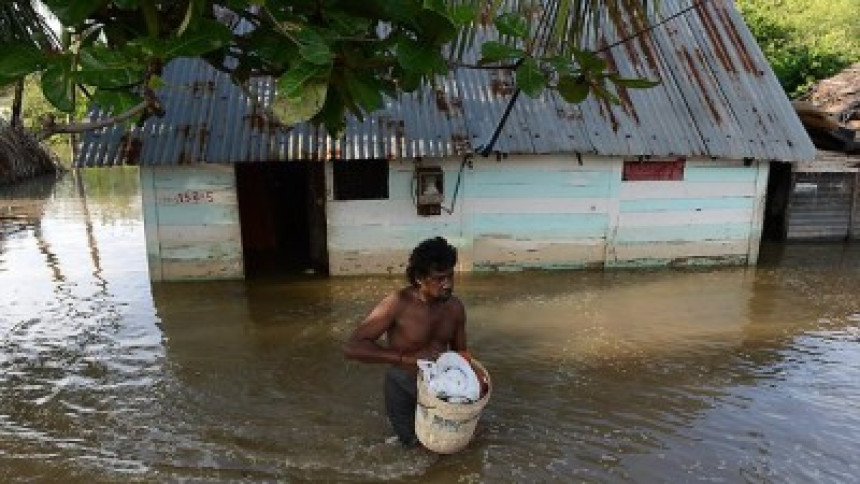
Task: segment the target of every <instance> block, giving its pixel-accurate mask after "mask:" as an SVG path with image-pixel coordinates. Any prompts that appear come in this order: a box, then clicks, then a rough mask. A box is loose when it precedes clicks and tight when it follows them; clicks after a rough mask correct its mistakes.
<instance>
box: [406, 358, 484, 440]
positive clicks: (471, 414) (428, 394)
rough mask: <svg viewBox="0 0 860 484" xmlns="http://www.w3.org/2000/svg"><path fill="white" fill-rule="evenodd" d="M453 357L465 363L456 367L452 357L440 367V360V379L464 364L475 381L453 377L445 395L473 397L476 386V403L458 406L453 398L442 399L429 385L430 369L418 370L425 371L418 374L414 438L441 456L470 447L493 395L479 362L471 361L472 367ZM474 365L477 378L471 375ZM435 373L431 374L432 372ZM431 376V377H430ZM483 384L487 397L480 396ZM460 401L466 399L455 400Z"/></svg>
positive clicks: (458, 363) (436, 370)
mask: <svg viewBox="0 0 860 484" xmlns="http://www.w3.org/2000/svg"><path fill="white" fill-rule="evenodd" d="M453 354H454V355H456V357H457V358H460V359H461V360H462V362H456V363H455V360H456V359H455V358H454V357H451V356H449V357H446V359H445V360H444V361H443V362H444V363H445V366H440V365H439V363H440V360H436V365H435V372H436V374H437V375H438V374H439V372H440V370H442V369H445V370H450V369H451V368H452V365H453V366H455V367H458V368H462V364H463V362H465V364H466V365H468V367H469V368H468V369H469V370H470V371H469V372H468V373H470V374H471V375H472V376H474V377H475V381H472V380H471V379H470V378H467V379H466V380H465V381H464V380H461V379H460V377H458V376H453V375H456V374H452V376H451V380H450V381H449V382H448V383H446V384H445V386H446V388H445V391H446V392H447V391H451V390H452V389H454V390H457V389H462V390H463V391H464V392H468V395H467V396H472V395H474V393H473V392H474V389H473V386H472V385H473V384H475V383H477V398H476V399H475V400H472V401H468V400H467V401H465V402H463V403H458V402H457V401H452V398H451V397H450V396H448V401H445V400H443V399H442V398H439V396H438V394H437V392H436V391H435V390H433V389H431V388H430V385H429V384H430V381H428V380H427V379H425V378H424V374H425V371H424V368H423V367H427V368H428V369H429V368H431V366H430V365H422V364H419V367H422V371H420V372H419V374H418V406H417V408H416V409H415V434H416V435H417V436H418V440H419V441H420V442H421V444H422V445H424V447H426V448H427V449H429V450H432V451H433V452H437V453H440V454H453V453H454V452H459V451H460V450H462V449H464V448H465V447H466V446H467V445H468V444H469V442H470V441H471V440H472V435H473V434H474V433H475V427H476V426H477V424H478V419H479V418H480V416H481V411H482V410H483V409H484V406H485V405H486V404H487V402H488V401H489V400H490V394H491V393H492V385H491V384H490V375H489V373H487V370H486V368H484V367H483V365H481V363H480V362H478V361H477V360H472V364H469V362H468V361H467V360H465V359H464V358H462V357H461V356H460V355H459V354H457V353H453ZM440 359H441V357H440ZM473 365H474V367H475V368H476V370H477V373H478V375H475V371H471V370H472V366H473ZM432 371H433V370H429V372H432ZM429 375H430V373H428V376H429ZM480 380H483V381H484V382H486V385H487V391H486V393H485V394H484V395H481V394H480V393H481V385H480ZM440 381H442V380H440ZM448 385H450V387H448ZM437 386H439V384H437ZM446 395H448V394H446ZM460 399H465V397H462V396H461V397H459V398H458V397H455V398H454V399H453V400H460Z"/></svg>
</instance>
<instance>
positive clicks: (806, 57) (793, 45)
mask: <svg viewBox="0 0 860 484" xmlns="http://www.w3.org/2000/svg"><path fill="white" fill-rule="evenodd" d="M737 5H738V7H739V8H740V10H741V12H742V13H743V15H744V18H745V19H746V21H747V24H748V25H749V27H750V29H751V30H752V33H753V35H755V37H756V39H757V40H758V42H759V45H760V46H761V48H762V50H763V51H764V54H765V56H766V57H767V59H768V61H770V64H771V66H773V70H774V71H775V72H776V76H777V77H778V78H779V82H780V83H781V84H782V87H783V88H784V89H785V91H786V93H788V95H789V96H790V97H792V98H798V97H802V96H803V95H804V94H805V93H806V92H807V91H808V89H809V87H810V86H811V85H812V84H813V83H814V82H815V81H817V80H820V79H825V78H828V77H830V76H832V75H834V74H836V73H837V72H839V71H841V70H842V69H844V68H846V67H847V66H849V65H851V64H853V63H855V62H858V61H860V0H737Z"/></svg>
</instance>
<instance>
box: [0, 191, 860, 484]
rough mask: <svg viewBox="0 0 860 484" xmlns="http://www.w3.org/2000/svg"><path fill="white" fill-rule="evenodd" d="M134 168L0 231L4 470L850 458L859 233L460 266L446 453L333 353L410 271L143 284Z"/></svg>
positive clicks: (402, 475)
mask: <svg viewBox="0 0 860 484" xmlns="http://www.w3.org/2000/svg"><path fill="white" fill-rule="evenodd" d="M99 176H101V175H99ZM128 181H129V183H128V185H129V186H127V187H124V186H123V185H122V183H121V182H116V181H110V180H101V181H99V180H89V179H87V178H86V177H85V178H83V179H82V184H81V185H82V186H83V190H81V185H79V184H78V183H77V182H76V181H75V180H72V179H68V180H65V181H61V183H60V184H59V185H58V186H57V187H55V188H53V189H52V191H49V192H48V196H47V197H46V198H42V200H43V202H42V206H40V207H39V212H38V213H40V214H41V215H40V216H39V217H37V218H38V220H39V224H40V228H39V229H38V230H37V229H36V228H35V226H29V227H28V228H27V229H25V230H22V231H19V232H17V233H15V234H14V235H11V236H10V238H7V239H4V240H5V241H6V242H7V243H6V245H5V246H3V247H2V248H0V287H3V288H4V300H3V304H2V305H0V338H2V344H0V482H66V483H73V484H77V483H91V482H92V483H102V482H104V483H114V482H117V483H118V482H145V483H151V482H187V483H216V482H218V483H220V482H245V483H262V482H267V483H268V482H290V483H292V482H380V481H385V482H425V483H451V482H464V483H468V482H487V483H497V482H501V483H509V482H516V483H521V482H535V483H538V482H540V483H544V482H612V483H615V482H642V483H651V482H692V481H698V480H709V481H719V482H762V483H764V482H834V483H836V482H852V479H853V478H854V476H856V475H860V468H858V465H857V464H856V463H855V459H854V454H855V453H856V452H854V451H853V450H854V449H856V448H857V447H858V446H860V437H858V435H860V404H858V403H857V402H860V345H858V342H860V328H859V327H860V301H858V298H857V295H856V293H857V291H856V287H858V283H860V267H858V264H860V246H856V245H819V244H797V245H775V246H766V247H764V248H763V250H762V257H761V264H760V265H759V267H757V268H745V267H741V268H719V269H707V268H698V269H686V270H639V271H617V272H575V271H574V272H521V273H505V274H473V275H463V276H460V277H458V280H457V292H458V294H459V295H460V297H461V298H462V299H463V300H464V302H465V303H466V305H467V309H468V316H469V323H468V331H469V340H470V346H471V347H472V348H473V350H474V351H475V353H476V354H477V355H478V356H479V358H481V360H482V361H483V362H484V363H485V364H486V366H487V367H488V368H489V369H490V371H491V373H492V375H493V380H494V383H495V385H496V388H495V392H494V396H493V399H492V401H491V402H490V405H489V406H488V408H487V410H486V411H485V413H484V415H483V417H482V422H481V426H480V430H479V433H478V435H477V437H476V439H475V441H474V442H473V444H472V445H471V446H470V447H469V448H468V449H467V450H465V451H464V452H462V453H460V454H458V455H455V456H448V457H442V458H438V457H435V456H431V455H428V454H426V453H422V452H406V451H403V450H401V449H399V448H398V447H397V446H396V445H390V444H386V443H385V441H386V439H387V438H388V437H389V436H390V435H391V433H390V431H389V430H388V428H387V424H386V421H385V416H384V413H383V411H382V408H383V404H382V398H381V379H382V373H383V371H384V369H383V368H382V367H381V366H374V365H363V364H358V363H354V362H345V361H344V360H343V357H342V355H341V350H340V346H341V343H342V341H344V339H345V338H346V337H347V335H348V334H349V332H350V331H351V330H352V328H353V327H354V326H355V325H356V324H357V322H358V321H359V320H360V319H361V318H362V317H363V316H364V315H365V314H366V313H367V312H368V311H369V310H370V309H371V308H372V307H373V305H374V304H375V303H376V302H377V301H378V300H379V299H380V298H381V297H382V296H383V295H385V294H386V293H387V292H389V291H392V290H394V289H396V288H398V287H400V286H401V285H402V284H403V279H402V278H400V277H396V278H395V277H350V278H317V277H310V276H309V277H301V278H299V277H296V278H284V279H270V280H266V281H256V282H207V283H184V284H155V285H150V283H149V282H148V280H147V275H146V260H145V253H144V251H143V241H142V228H141V226H140V220H139V219H140V215H139V211H135V209H134V200H135V197H137V196H138V195H137V192H136V191H135V190H136V186H135V185H134V183H133V179H131V178H129V180H128ZM97 183H101V185H99V186H101V187H102V188H101V190H103V193H102V194H101V195H99V193H100V192H99V190H100V189H96V188H91V187H93V186H95V185H94V184H97ZM111 187H113V188H111ZM111 190H117V192H116V193H117V195H116V196H115V197H114V196H113V195H111V194H110V193H111ZM26 199H28V198H27V197H26V196H19V197H18V198H11V199H10V198H4V199H3V200H13V203H16V204H20V200H26ZM44 200H47V202H44ZM7 203H8V202H7ZM0 208H2V205H0ZM3 227H8V225H7V224H6V223H5V222H4V223H3ZM7 235H8V233H7ZM0 245H2V241H0Z"/></svg>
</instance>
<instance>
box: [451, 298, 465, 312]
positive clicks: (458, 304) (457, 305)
mask: <svg viewBox="0 0 860 484" xmlns="http://www.w3.org/2000/svg"><path fill="white" fill-rule="evenodd" d="M446 304H447V305H448V307H449V308H450V309H451V310H453V311H460V312H465V311H466V305H465V304H463V301H462V300H461V299H460V298H459V297H457V296H454V295H451V297H449V298H448V301H446Z"/></svg>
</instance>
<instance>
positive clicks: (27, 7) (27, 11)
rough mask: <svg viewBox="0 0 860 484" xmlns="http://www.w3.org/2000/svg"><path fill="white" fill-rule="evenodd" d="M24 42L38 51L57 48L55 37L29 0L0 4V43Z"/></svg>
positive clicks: (57, 43)
mask: <svg viewBox="0 0 860 484" xmlns="http://www.w3.org/2000/svg"><path fill="white" fill-rule="evenodd" d="M13 41H26V42H32V43H33V45H35V46H36V47H38V48H40V49H46V50H48V49H55V48H57V47H58V46H59V42H58V40H57V37H56V35H55V34H54V32H53V31H52V30H51V28H50V27H49V26H48V24H47V22H46V21H45V19H44V18H43V17H42V16H41V15H39V13H38V12H37V11H36V7H35V5H34V2H33V1H31V0H10V1H4V2H0V42H13Z"/></svg>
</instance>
